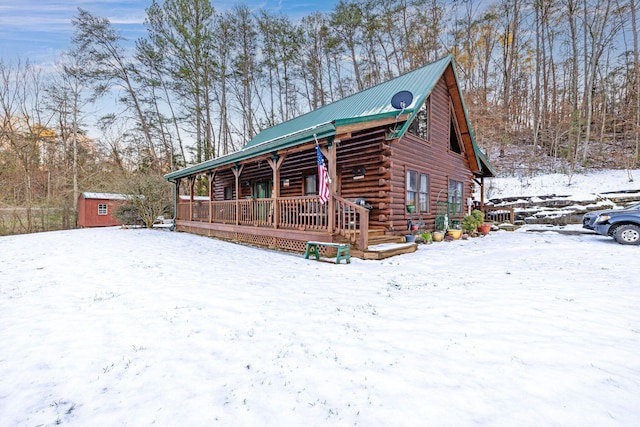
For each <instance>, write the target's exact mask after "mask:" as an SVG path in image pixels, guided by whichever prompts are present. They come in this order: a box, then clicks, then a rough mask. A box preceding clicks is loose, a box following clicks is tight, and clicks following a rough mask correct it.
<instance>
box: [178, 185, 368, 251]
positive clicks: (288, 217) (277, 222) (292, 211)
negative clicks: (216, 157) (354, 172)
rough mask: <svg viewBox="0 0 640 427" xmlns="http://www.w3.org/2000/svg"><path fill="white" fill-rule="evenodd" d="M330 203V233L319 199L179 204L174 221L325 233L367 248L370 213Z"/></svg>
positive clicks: (324, 207)
mask: <svg viewBox="0 0 640 427" xmlns="http://www.w3.org/2000/svg"><path fill="white" fill-rule="evenodd" d="M333 202H334V203H333V205H334V212H335V217H334V218H333V221H332V223H333V224H332V225H333V230H330V229H329V228H330V221H329V220H330V218H329V205H328V203H324V204H320V201H319V199H318V196H305V197H281V198H278V199H275V200H274V199H245V200H237V201H236V200H225V201H206V200H204V201H203V200H194V201H193V202H181V203H178V209H177V214H178V215H177V218H178V219H183V220H190V221H200V222H212V223H219V224H238V225H242V226H255V227H273V228H282V229H289V230H301V231H327V232H330V233H331V234H332V235H334V234H337V235H340V236H342V237H344V238H345V239H347V240H348V241H349V242H351V243H353V244H355V245H357V246H358V247H359V248H366V247H367V244H368V234H369V211H368V210H367V209H366V208H365V207H363V206H360V205H357V204H355V203H353V202H350V201H348V200H345V199H343V198H341V197H337V196H334V197H333Z"/></svg>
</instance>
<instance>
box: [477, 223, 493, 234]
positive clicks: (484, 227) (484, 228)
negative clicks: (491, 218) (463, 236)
mask: <svg viewBox="0 0 640 427" xmlns="http://www.w3.org/2000/svg"><path fill="white" fill-rule="evenodd" d="M490 231H491V223H489V222H483V223H482V224H480V225H479V226H478V232H479V233H480V234H489V232H490Z"/></svg>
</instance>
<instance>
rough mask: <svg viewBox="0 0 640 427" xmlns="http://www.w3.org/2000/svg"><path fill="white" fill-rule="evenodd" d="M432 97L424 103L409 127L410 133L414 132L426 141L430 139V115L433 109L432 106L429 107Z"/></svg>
mask: <svg viewBox="0 0 640 427" xmlns="http://www.w3.org/2000/svg"><path fill="white" fill-rule="evenodd" d="M430 99H431V98H427V100H426V101H425V102H424V104H422V106H421V107H420V109H419V110H418V112H417V113H416V115H415V117H414V118H413V121H412V122H411V124H410V125H409V129H408V131H409V133H410V134H413V135H415V136H417V137H419V138H422V139H424V140H426V141H428V140H429V119H430V117H429V115H430V110H431V108H429V104H430Z"/></svg>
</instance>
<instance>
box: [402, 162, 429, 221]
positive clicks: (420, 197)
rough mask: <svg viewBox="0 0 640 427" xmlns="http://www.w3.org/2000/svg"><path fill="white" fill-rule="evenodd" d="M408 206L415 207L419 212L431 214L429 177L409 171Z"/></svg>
mask: <svg viewBox="0 0 640 427" xmlns="http://www.w3.org/2000/svg"><path fill="white" fill-rule="evenodd" d="M406 203H407V205H414V206H415V207H416V211H417V212H429V209H430V203H429V175H427V174H424V173H418V172H416V171H411V170H408V171H407V200H406Z"/></svg>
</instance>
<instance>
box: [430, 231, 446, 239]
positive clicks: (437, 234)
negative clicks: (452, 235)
mask: <svg viewBox="0 0 640 427" xmlns="http://www.w3.org/2000/svg"><path fill="white" fill-rule="evenodd" d="M432 237H433V241H434V242H442V241H443V240H444V232H442V231H434V232H433V235H432Z"/></svg>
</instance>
